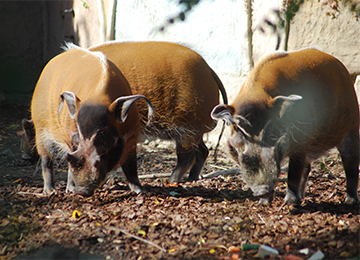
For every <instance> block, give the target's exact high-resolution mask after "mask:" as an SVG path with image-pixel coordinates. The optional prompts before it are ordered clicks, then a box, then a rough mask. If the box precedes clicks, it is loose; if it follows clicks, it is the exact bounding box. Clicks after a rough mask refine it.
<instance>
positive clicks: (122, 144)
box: [31, 44, 153, 196]
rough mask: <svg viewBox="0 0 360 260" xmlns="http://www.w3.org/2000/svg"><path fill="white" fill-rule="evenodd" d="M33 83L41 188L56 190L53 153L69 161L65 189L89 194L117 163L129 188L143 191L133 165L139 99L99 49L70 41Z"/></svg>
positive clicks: (137, 127)
mask: <svg viewBox="0 0 360 260" xmlns="http://www.w3.org/2000/svg"><path fill="white" fill-rule="evenodd" d="M67 47H68V48H67V50H66V52H65V53H62V54H60V55H58V56H56V57H55V58H53V59H52V60H51V61H50V62H49V63H48V64H47V65H46V67H45V68H44V70H43V72H42V73H41V76H40V78H39V80H38V83H37V85H36V88H35V91H34V94H33V98H32V102H31V117H32V120H33V127H34V129H35V138H36V148H37V151H38V153H39V155H40V157H41V164H42V172H43V178H44V193H45V194H49V193H52V192H53V191H54V176H53V175H54V173H53V164H54V158H55V157H57V156H59V157H61V158H65V159H66V160H67V162H68V166H69V170H68V183H67V191H73V192H77V193H80V194H82V195H85V196H90V195H91V194H92V193H93V192H94V190H95V189H96V188H97V187H99V186H100V185H102V183H103V182H104V181H105V180H106V178H107V174H108V173H109V172H110V171H111V170H113V169H115V168H117V167H119V166H121V167H122V169H123V171H124V173H125V175H126V178H127V180H128V182H129V186H130V188H131V190H133V191H135V192H137V193H138V192H140V191H141V185H140V182H139V179H138V175H137V167H136V143H137V138H138V134H139V131H140V123H139V117H138V111H137V107H136V106H135V105H133V106H132V104H133V103H134V102H135V101H136V100H137V99H140V98H142V99H145V100H146V101H147V104H148V108H149V118H150V117H151V115H152V113H153V109H152V106H151V104H150V103H149V102H148V100H147V99H146V98H145V97H144V96H141V95H132V93H131V90H130V87H129V84H128V82H127V81H126V79H125V78H124V76H123V75H122V73H121V72H120V71H119V69H118V68H117V67H116V66H115V65H114V64H112V63H111V62H110V61H108V60H107V59H106V57H105V56H104V55H103V54H102V53H99V52H91V51H89V50H85V49H81V48H79V47H77V46H75V45H71V44H69V45H68V46H67Z"/></svg>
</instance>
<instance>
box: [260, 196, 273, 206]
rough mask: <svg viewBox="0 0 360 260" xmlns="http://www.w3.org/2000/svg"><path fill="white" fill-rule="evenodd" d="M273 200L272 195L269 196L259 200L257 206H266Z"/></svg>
mask: <svg viewBox="0 0 360 260" xmlns="http://www.w3.org/2000/svg"><path fill="white" fill-rule="evenodd" d="M273 198H274V194H271V195H270V196H269V197H267V198H260V200H259V205H267V204H270V203H271V202H272V200H273Z"/></svg>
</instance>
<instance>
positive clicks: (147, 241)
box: [105, 227, 166, 252]
mask: <svg viewBox="0 0 360 260" xmlns="http://www.w3.org/2000/svg"><path fill="white" fill-rule="evenodd" d="M105 228H106V229H110V230H114V231H120V232H121V233H124V234H125V235H128V236H131V237H133V238H135V239H137V240H140V241H142V242H144V243H147V244H149V245H151V246H153V247H156V248H157V249H159V250H160V251H162V252H166V250H165V249H164V248H162V247H160V246H158V245H157V244H155V243H153V242H151V241H149V240H146V239H143V238H141V237H139V236H137V235H133V234H131V233H130V232H128V231H127V230H125V229H122V228H117V227H105Z"/></svg>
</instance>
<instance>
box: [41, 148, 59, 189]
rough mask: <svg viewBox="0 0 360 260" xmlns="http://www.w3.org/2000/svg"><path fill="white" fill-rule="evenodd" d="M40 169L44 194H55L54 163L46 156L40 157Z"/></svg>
mask: <svg viewBox="0 0 360 260" xmlns="http://www.w3.org/2000/svg"><path fill="white" fill-rule="evenodd" d="M41 167H42V174H43V179H44V191H43V193H44V194H47V195H49V194H52V193H54V192H55V193H56V191H55V188H54V161H53V160H52V158H51V157H50V156H48V155H46V156H41Z"/></svg>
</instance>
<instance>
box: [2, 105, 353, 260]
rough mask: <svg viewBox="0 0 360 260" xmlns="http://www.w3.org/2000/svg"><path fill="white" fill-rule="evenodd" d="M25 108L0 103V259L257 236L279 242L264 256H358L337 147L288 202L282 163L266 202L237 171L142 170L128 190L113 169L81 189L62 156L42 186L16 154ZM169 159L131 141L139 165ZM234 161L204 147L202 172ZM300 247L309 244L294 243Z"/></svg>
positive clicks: (171, 162) (124, 252)
mask: <svg viewBox="0 0 360 260" xmlns="http://www.w3.org/2000/svg"><path fill="white" fill-rule="evenodd" d="M25 117H29V113H28V111H27V106H26V105H5V104H0V177H1V181H0V258H2V259H12V258H19V259H42V258H43V259H80V258H81V259H236V258H238V259H239V258H240V259H252V258H254V257H256V253H257V252H258V249H251V250H242V247H243V245H244V244H257V243H259V244H264V245H268V246H271V247H272V248H274V249H277V250H278V251H279V255H278V256H274V257H272V258H271V259H289V260H290V259H308V258H309V257H310V256H311V252H316V251H317V250H321V252H322V253H323V254H324V255H325V257H324V259H359V247H360V243H359V240H360V239H359V236H360V213H359V205H358V204H357V205H352V206H350V205H346V204H344V203H343V202H344V200H345V193H346V188H345V183H346V179H345V174H344V171H343V168H342V164H341V160H340V158H339V156H338V154H337V153H336V152H333V153H330V154H329V155H328V156H326V157H323V158H321V159H319V160H317V161H316V162H315V163H313V166H312V171H311V174H310V177H309V181H308V186H307V193H306V196H305V198H304V199H303V201H302V203H301V205H300V206H296V207H294V206H288V205H283V198H284V196H285V190H286V174H285V173H284V174H283V175H282V176H281V178H280V181H279V183H278V185H277V188H276V196H275V199H274V201H273V202H272V203H271V204H270V205H266V206H259V205H258V200H257V199H256V198H254V197H252V195H251V191H248V190H245V189H244V186H245V185H244V183H243V182H242V179H241V177H240V176H238V175H228V176H223V175H222V176H218V177H214V178H210V179H202V180H199V181H197V182H185V183H181V184H180V185H178V186H175V187H170V186H167V185H166V184H167V182H166V179H167V178H148V179H142V180H141V183H142V185H143V186H144V192H143V193H142V194H139V195H135V194H134V193H132V192H130V190H129V189H128V187H127V184H126V181H125V178H124V176H123V175H122V174H121V173H120V174H118V175H114V176H113V177H112V178H110V179H109V181H108V182H107V183H106V184H105V185H104V186H103V187H102V188H101V189H98V190H97V191H96V192H95V194H94V195H93V196H92V197H89V198H84V197H81V196H78V195H72V194H65V187H66V169H65V168H64V167H63V166H62V165H58V169H57V173H56V188H57V191H58V194H56V195H55V194H54V195H51V196H44V195H42V186H43V181H42V177H41V172H40V171H36V165H32V164H30V163H28V162H26V161H24V160H22V159H21V150H20V144H21V138H22V137H21V134H22V133H21V119H23V118H25ZM223 141H224V140H223ZM209 146H211V145H209ZM210 148H211V147H210ZM175 163H176V157H175V152H174V146H173V145H172V144H171V143H170V144H169V142H165V145H164V142H160V141H152V142H146V143H145V144H141V145H139V149H138V165H139V175H145V174H146V175H149V174H150V175H158V174H160V173H170V172H171V171H172V169H173V167H174V166H175ZM235 168H236V165H235V164H234V163H233V162H232V161H231V160H230V157H229V156H228V155H227V154H226V152H224V151H220V153H219V158H218V162H217V163H216V164H214V162H213V150H211V154H210V157H209V158H208V160H207V162H206V166H205V168H204V170H203V174H208V173H211V172H213V171H218V170H220V169H235ZM303 248H308V249H309V251H310V253H309V254H308V255H305V254H302V253H300V252H299V250H300V249H303ZM237 249H240V251H239V252H235V251H237ZM229 250H230V251H231V252H228V251H229ZM295 256H298V257H300V258H295ZM266 258H269V257H266Z"/></svg>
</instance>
